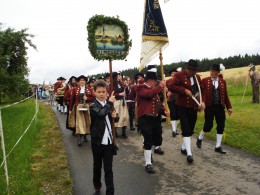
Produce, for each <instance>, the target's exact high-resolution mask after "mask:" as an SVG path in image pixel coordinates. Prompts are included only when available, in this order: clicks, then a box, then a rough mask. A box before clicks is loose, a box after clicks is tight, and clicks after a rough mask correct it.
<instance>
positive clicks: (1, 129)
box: [0, 109, 9, 193]
mask: <svg viewBox="0 0 260 195" xmlns="http://www.w3.org/2000/svg"><path fill="white" fill-rule="evenodd" d="M0 137H1V143H2V150H3V160H4V169H5V177H6V185H7V192H8V193H9V176H8V168H7V161H6V154H5V141H4V132H3V124H2V113H1V109H0Z"/></svg>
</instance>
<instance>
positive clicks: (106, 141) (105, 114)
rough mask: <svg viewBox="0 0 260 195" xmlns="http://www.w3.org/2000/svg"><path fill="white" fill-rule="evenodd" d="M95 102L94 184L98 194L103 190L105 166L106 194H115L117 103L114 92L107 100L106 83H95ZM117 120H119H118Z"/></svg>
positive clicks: (93, 129) (93, 132) (93, 117)
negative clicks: (114, 166) (102, 178)
mask: <svg viewBox="0 0 260 195" xmlns="http://www.w3.org/2000/svg"><path fill="white" fill-rule="evenodd" d="M94 95H95V101H94V102H93V103H92V104H91V105H90V116H91V126H90V130H91V147H92V154H93V161H94V163H93V164H94V167H93V174H94V175H93V183H94V188H95V192H96V194H99V193H100V189H101V186H102V184H101V168H102V161H103V164H104V172H105V183H106V194H107V195H113V194H114V182H113V171H112V163H113V135H112V118H116V112H115V111H113V110H112V108H113V103H114V102H115V101H116V99H115V96H114V92H112V94H111V96H110V98H109V99H108V100H106V98H107V90H106V83H105V82H104V81H101V80H99V81H96V82H95V83H94ZM116 120H117V119H116Z"/></svg>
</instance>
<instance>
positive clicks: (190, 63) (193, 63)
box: [186, 59, 199, 70]
mask: <svg viewBox="0 0 260 195" xmlns="http://www.w3.org/2000/svg"><path fill="white" fill-rule="evenodd" d="M186 64H187V68H189V69H192V70H198V67H199V65H198V63H197V61H196V60H193V59H190V60H189V61H188V63H186Z"/></svg>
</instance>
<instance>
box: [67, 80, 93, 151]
mask: <svg viewBox="0 0 260 195" xmlns="http://www.w3.org/2000/svg"><path fill="white" fill-rule="evenodd" d="M86 81H87V77H85V76H84V75H81V76H79V77H78V82H79V84H78V86H77V87H76V88H75V89H74V90H73V96H72V99H71V102H70V113H71V112H72V109H73V106H75V109H76V134H77V137H78V146H81V137H84V139H85V140H84V141H85V142H87V141H88V140H87V137H86V135H88V134H89V133H90V113H89V103H90V102H93V101H94V94H93V92H92V90H91V89H90V88H89V87H87V86H86Z"/></svg>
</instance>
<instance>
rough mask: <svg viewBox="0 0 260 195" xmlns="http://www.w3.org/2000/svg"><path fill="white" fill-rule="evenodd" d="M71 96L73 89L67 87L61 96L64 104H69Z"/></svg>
mask: <svg viewBox="0 0 260 195" xmlns="http://www.w3.org/2000/svg"><path fill="white" fill-rule="evenodd" d="M72 96H73V90H71V89H68V90H67V91H66V92H65V94H64V97H63V102H64V103H65V104H66V105H68V106H69V105H70V101H71V99H72Z"/></svg>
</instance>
